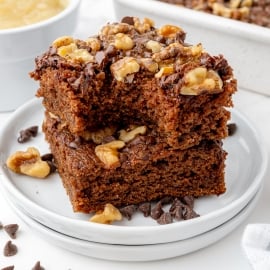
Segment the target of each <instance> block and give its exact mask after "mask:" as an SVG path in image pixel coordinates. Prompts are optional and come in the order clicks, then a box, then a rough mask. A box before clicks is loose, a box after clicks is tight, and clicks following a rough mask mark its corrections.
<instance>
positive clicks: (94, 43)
mask: <svg viewBox="0 0 270 270" xmlns="http://www.w3.org/2000/svg"><path fill="white" fill-rule="evenodd" d="M85 42H86V43H87V44H88V45H89V46H90V48H91V49H92V50H93V51H95V52H96V51H99V50H100V48H101V44H100V41H99V40H98V39H97V38H93V37H90V38H88V39H86V40H85Z"/></svg>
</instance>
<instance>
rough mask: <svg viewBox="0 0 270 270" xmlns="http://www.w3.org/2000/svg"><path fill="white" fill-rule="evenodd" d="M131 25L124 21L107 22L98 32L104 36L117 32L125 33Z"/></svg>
mask: <svg viewBox="0 0 270 270" xmlns="http://www.w3.org/2000/svg"><path fill="white" fill-rule="evenodd" d="M130 28H131V26H130V25H128V24H126V23H119V24H107V25H105V26H104V27H103V28H102V29H101V31H100V34H101V35H104V36H111V35H115V34H117V33H124V34H125V33H127V32H128V31H129V30H130Z"/></svg>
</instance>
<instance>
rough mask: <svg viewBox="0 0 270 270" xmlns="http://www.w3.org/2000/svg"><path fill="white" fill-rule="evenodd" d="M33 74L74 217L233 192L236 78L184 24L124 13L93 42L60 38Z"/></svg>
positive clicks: (38, 60) (49, 139)
mask: <svg viewBox="0 0 270 270" xmlns="http://www.w3.org/2000/svg"><path fill="white" fill-rule="evenodd" d="M31 77H32V78H34V79H35V80H38V81H39V84H40V87H39V89H38V91H37V96H38V97H41V98H43V105H44V108H45V111H46V112H45V114H46V117H45V120H44V123H43V130H44V133H45V136H46V139H47V141H48V142H49V144H50V147H51V150H52V153H53V155H54V157H55V161H56V163H57V165H58V170H59V173H60V176H61V178H62V180H63V184H64V187H65V188H66V190H67V193H68V194H69V196H70V199H71V202H72V205H73V209H74V211H82V212H93V211H97V210H99V209H102V208H103V207H104V205H105V204H106V203H111V204H113V205H114V206H117V207H118V206H119V207H120V206H125V205H129V204H138V203H140V202H146V201H151V200H155V199H159V198H162V197H164V196H173V197H178V196H186V195H192V196H196V197H199V196H205V195H213V194H216V195H219V194H222V193H224V192H225V190H226V187H225V181H224V168H225V158H226V153H225V151H224V150H223V149H222V140H223V139H224V138H226V136H227V135H228V130H227V122H228V120H229V119H230V112H229V111H228V110H227V108H228V107H231V106H233V103H232V95H233V93H234V92H235V91H236V86H237V85H236V80H235V78H234V76H233V72H232V68H231V67H230V65H229V64H228V63H227V61H226V59H225V58H224V57H223V56H222V55H218V56H212V55H210V54H209V53H207V52H206V51H205V50H204V49H203V46H202V45H201V44H196V45H190V44H186V43H185V32H184V31H183V30H182V29H181V28H180V27H177V26H173V25H165V26H162V27H160V28H156V27H155V26H154V23H153V21H151V20H150V19H144V20H143V21H140V20H139V19H138V18H135V17H125V18H124V19H123V20H122V22H120V23H112V24H107V25H105V26H104V27H103V28H101V30H100V31H99V33H98V34H97V35H96V36H93V37H90V38H88V39H86V40H77V39H74V38H72V37H62V38H59V39H57V40H56V41H54V42H53V44H52V46H51V47H50V48H49V49H48V51H47V52H45V53H44V54H43V55H41V56H40V57H37V58H36V68H35V70H34V71H33V72H32V73H31Z"/></svg>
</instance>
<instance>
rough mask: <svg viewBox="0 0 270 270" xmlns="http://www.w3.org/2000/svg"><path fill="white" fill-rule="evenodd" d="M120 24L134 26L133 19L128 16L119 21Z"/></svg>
mask: <svg viewBox="0 0 270 270" xmlns="http://www.w3.org/2000/svg"><path fill="white" fill-rule="evenodd" d="M121 22H122V23H127V24H130V25H134V19H133V17H130V16H126V17H124V18H123V19H122V20H121Z"/></svg>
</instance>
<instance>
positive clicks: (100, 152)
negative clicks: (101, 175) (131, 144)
mask: <svg viewBox="0 0 270 270" xmlns="http://www.w3.org/2000/svg"><path fill="white" fill-rule="evenodd" d="M124 146H125V143H124V142H123V141H120V140H114V141H111V142H109V143H105V144H100V145H98V146H96V147H95V153H96V155H97V157H98V158H99V159H100V160H101V161H102V162H103V163H104V165H105V168H107V169H111V168H116V167H119V166H120V161H119V153H118V149H121V148H123V147H124Z"/></svg>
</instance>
